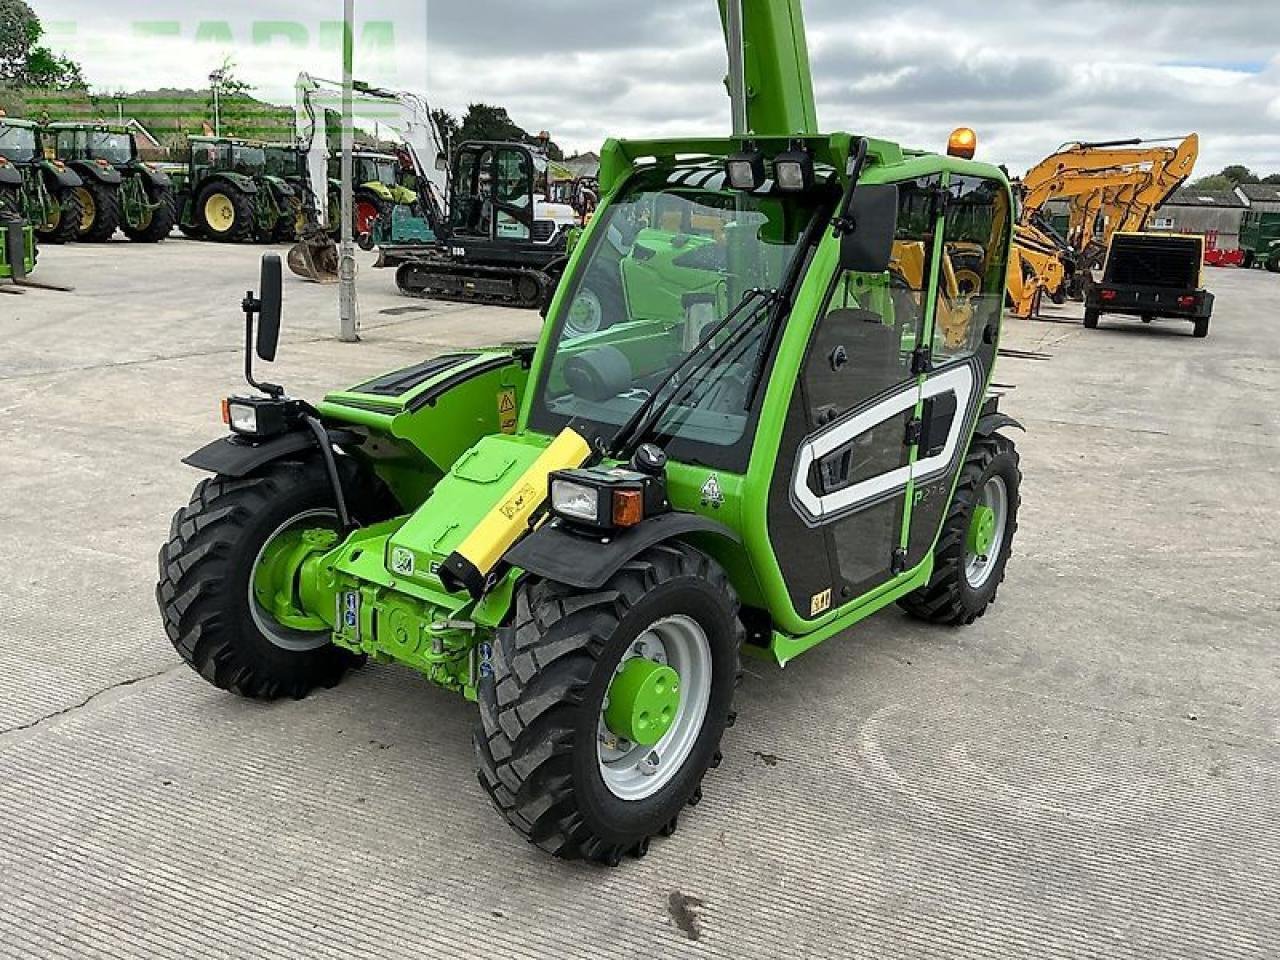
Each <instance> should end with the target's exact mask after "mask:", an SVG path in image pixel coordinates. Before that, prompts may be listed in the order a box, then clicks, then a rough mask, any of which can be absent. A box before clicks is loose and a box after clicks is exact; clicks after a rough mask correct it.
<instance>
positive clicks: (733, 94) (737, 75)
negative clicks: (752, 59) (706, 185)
mask: <svg viewBox="0 0 1280 960" xmlns="http://www.w3.org/2000/svg"><path fill="white" fill-rule="evenodd" d="M742 4H743V0H728V3H727V4H726V6H727V10H726V16H725V25H726V26H727V28H728V29H727V30H726V33H727V34H728V41H729V99H730V101H731V102H732V105H733V106H732V109H733V135H734V136H735V137H745V136H746V135H747V134H748V133H750V129H749V128H748V124H749V123H750V117H749V116H748V113H747V50H746V43H747V39H746V32H745V29H744V27H743V22H742Z"/></svg>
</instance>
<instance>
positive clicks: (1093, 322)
mask: <svg viewBox="0 0 1280 960" xmlns="http://www.w3.org/2000/svg"><path fill="white" fill-rule="evenodd" d="M1101 316H1102V313H1101V311H1098V310H1085V312H1084V327H1085V329H1086V330H1097V329H1098V318H1099V317H1101Z"/></svg>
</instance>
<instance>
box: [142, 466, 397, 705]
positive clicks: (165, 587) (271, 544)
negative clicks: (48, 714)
mask: <svg viewBox="0 0 1280 960" xmlns="http://www.w3.org/2000/svg"><path fill="white" fill-rule="evenodd" d="M340 462H341V463H342V464H343V467H344V473H345V474H346V478H345V482H344V486H346V487H347V489H348V496H349V497H350V502H351V503H352V504H355V505H359V506H360V507H362V508H363V513H364V516H363V517H362V519H364V520H380V519H384V518H385V517H386V516H389V515H391V512H392V508H391V507H390V506H389V497H388V495H386V494H384V493H382V492H381V491H380V490H378V489H371V488H370V485H368V484H366V485H364V489H363V490H357V487H359V486H361V485H360V484H359V482H358V479H357V477H356V476H355V472H354V470H352V469H350V468H348V466H347V462H346V461H340ZM379 506H381V509H379ZM337 530H338V518H337V513H336V511H335V509H334V507H333V492H332V488H331V487H330V485H329V480H328V477H327V475H326V473H325V470H324V467H323V466H322V465H321V463H320V462H319V461H318V460H308V461H303V462H296V463H293V462H291V463H277V464H273V465H272V466H270V467H268V468H266V469H265V470H263V471H262V472H260V473H258V474H255V475H254V476H251V477H246V478H244V479H231V478H228V477H216V478H214V479H211V480H205V481H203V482H202V483H201V484H200V485H199V486H198V487H196V491H195V494H194V495H193V496H192V498H191V502H190V503H189V504H188V505H187V506H186V507H184V508H183V509H181V510H179V511H178V512H177V514H176V515H175V516H174V518H173V524H172V526H171V527H170V530H169V542H168V543H167V544H166V545H165V546H164V548H163V549H162V550H161V551H160V579H159V582H158V584H157V585H156V601H157V603H158V604H159V606H160V611H161V613H162V615H163V617H164V624H165V631H166V632H167V633H168V635H169V639H170V641H171V642H172V643H173V645H174V648H175V649H176V650H177V651H178V654H179V656H181V657H182V659H183V660H185V661H186V662H187V663H188V664H189V665H190V666H191V667H192V669H194V670H195V671H196V672H197V673H199V674H200V675H201V676H202V677H204V678H205V679H206V680H207V681H209V683H211V684H213V685H214V686H215V687H219V688H220V689H223V690H229V691H231V692H233V693H237V694H239V695H241V696H244V697H250V698H253V699H258V700H274V699H277V698H279V697H286V696H287V697H295V698H302V697H305V696H306V695H307V694H308V693H309V692H310V691H311V690H313V689H315V688H316V687H332V686H334V685H335V684H336V683H338V681H339V680H341V679H342V677H343V675H344V674H345V673H346V672H347V670H349V669H350V668H352V667H353V666H356V665H357V664H359V663H360V662H361V658H360V657H358V656H356V655H355V654H352V653H350V652H348V651H346V650H342V649H340V648H338V647H335V646H333V645H332V644H331V643H330V642H329V637H330V632H329V628H328V627H327V626H326V625H325V624H324V623H323V622H322V621H321V620H319V619H317V618H314V617H311V616H309V615H308V614H307V612H306V611H305V609H304V608H303V605H302V603H301V602H300V601H299V600H298V598H297V597H296V585H295V584H293V583H292V582H291V580H290V579H289V578H288V576H287V573H288V571H290V570H292V569H293V568H292V567H291V566H289V564H288V562H287V561H288V557H289V554H290V553H291V552H295V551H296V550H297V549H300V548H302V549H305V546H306V544H307V543H308V542H311V543H321V542H328V541H336V537H337ZM308 538H311V539H310V540H309V539H308ZM317 538H318V539H317Z"/></svg>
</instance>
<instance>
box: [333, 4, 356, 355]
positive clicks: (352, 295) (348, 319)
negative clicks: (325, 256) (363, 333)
mask: <svg viewBox="0 0 1280 960" xmlns="http://www.w3.org/2000/svg"><path fill="white" fill-rule="evenodd" d="M343 15H344V18H345V24H344V26H343V31H342V220H341V221H340V222H341V223H342V246H341V248H340V250H339V259H338V323H339V329H338V339H339V340H341V341H342V342H343V343H358V342H359V341H360V335H359V334H358V333H357V332H356V251H355V238H354V237H353V236H352V228H353V222H352V220H353V218H352V211H351V208H352V205H353V203H354V200H355V198H354V196H353V193H354V191H353V184H352V182H351V181H352V179H353V178H354V176H355V170H354V164H353V162H352V157H351V151H352V149H353V148H354V140H355V129H354V125H355V116H354V113H355V105H354V103H353V100H354V93H353V87H354V84H355V77H354V64H353V62H352V61H353V59H354V56H355V20H356V4H355V0H343Z"/></svg>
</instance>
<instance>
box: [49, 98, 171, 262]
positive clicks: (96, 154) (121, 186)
mask: <svg viewBox="0 0 1280 960" xmlns="http://www.w3.org/2000/svg"><path fill="white" fill-rule="evenodd" d="M45 133H46V134H47V135H50V136H52V137H53V146H54V150H55V152H56V154H57V157H58V159H59V160H61V161H63V162H64V163H65V164H66V165H67V166H68V167H70V168H71V169H72V170H74V171H75V172H76V173H77V174H78V175H79V177H80V179H81V180H82V181H83V183H82V185H81V186H80V187H79V188H77V191H76V193H77V196H78V198H79V200H80V229H79V231H78V232H77V234H76V239H77V240H81V241H89V242H104V241H107V240H110V239H111V238H112V236H113V235H114V234H115V232H116V229H117V228H119V229H121V230H123V231H124V233H125V236H127V237H128V238H129V239H130V240H133V241H134V242H135V243H159V242H160V241H161V240H163V239H164V238H165V237H167V236H169V234H170V233H171V232H173V225H174V222H175V221H176V220H177V210H176V207H175V205H174V194H173V183H172V181H171V180H170V179H169V176H168V175H167V174H165V173H164V172H162V171H161V170H159V169H158V168H157V167H155V166H154V165H152V164H150V163H147V162H145V161H143V160H142V159H141V158H140V157H139V156H138V144H137V141H136V139H135V138H134V135H133V131H132V130H130V129H129V128H128V127H127V126H123V125H120V124H108V123H52V124H49V125H48V126H47V127H46V128H45Z"/></svg>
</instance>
